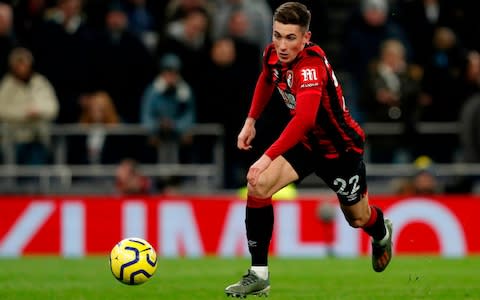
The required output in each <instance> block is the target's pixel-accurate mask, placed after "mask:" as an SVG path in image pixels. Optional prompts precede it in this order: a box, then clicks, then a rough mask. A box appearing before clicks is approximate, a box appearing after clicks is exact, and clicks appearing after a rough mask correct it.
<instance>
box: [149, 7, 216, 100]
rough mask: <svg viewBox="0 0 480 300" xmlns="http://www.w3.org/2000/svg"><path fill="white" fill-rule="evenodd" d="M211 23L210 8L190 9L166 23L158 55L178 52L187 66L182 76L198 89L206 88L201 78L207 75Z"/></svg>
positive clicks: (184, 67) (183, 63) (184, 66)
mask: <svg viewBox="0 0 480 300" xmlns="http://www.w3.org/2000/svg"><path fill="white" fill-rule="evenodd" d="M210 23H211V20H210V15H209V14H208V11H207V10H206V9H204V8H195V9H191V10H188V12H187V13H186V15H185V16H184V17H182V18H181V19H178V20H175V21H172V22H170V23H168V24H167V25H166V29H165V36H164V37H163V38H162V39H161V40H160V41H159V45H158V49H157V54H158V57H162V56H163V55H165V54H167V53H175V54H176V55H178V57H179V58H180V60H181V61H182V65H183V68H182V70H181V75H182V77H183V78H184V79H185V81H186V82H188V83H189V84H190V85H192V88H193V90H194V91H197V90H198V89H200V88H202V87H201V86H200V84H199V83H198V78H201V77H202V76H203V69H204V68H205V63H206V61H207V60H208V51H209V49H210V47H211V39H210Z"/></svg>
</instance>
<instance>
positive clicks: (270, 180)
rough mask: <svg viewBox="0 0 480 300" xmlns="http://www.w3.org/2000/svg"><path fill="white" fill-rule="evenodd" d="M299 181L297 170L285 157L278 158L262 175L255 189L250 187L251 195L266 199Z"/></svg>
mask: <svg viewBox="0 0 480 300" xmlns="http://www.w3.org/2000/svg"><path fill="white" fill-rule="evenodd" d="M297 179H298V174H297V172H296V171H295V169H294V168H293V167H292V166H291V165H290V163H289V162H288V161H287V160H286V159H285V158H284V157H283V156H278V157H277V158H275V159H274V160H273V161H272V163H271V164H270V166H269V167H268V168H267V169H266V170H265V171H263V172H262V173H261V174H260V177H259V178H258V182H257V184H256V185H255V187H252V186H251V185H248V189H249V193H250V194H251V195H254V196H257V197H263V198H266V197H270V196H272V195H273V194H275V193H276V192H278V191H279V190H280V189H282V188H283V187H285V186H286V185H288V184H289V183H291V182H294V181H295V180H297Z"/></svg>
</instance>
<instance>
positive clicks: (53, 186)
mask: <svg viewBox="0 0 480 300" xmlns="http://www.w3.org/2000/svg"><path fill="white" fill-rule="evenodd" d="M282 2H285V1H267V0H170V1H154V0H123V1H121V0H115V1H107V0H98V1H91V0H58V1H53V0H16V1H15V0H13V1H2V2H0V44H1V45H0V78H1V82H0V107H1V109H0V122H1V126H2V127H1V131H0V141H1V149H0V162H1V165H0V191H1V192H2V194H15V195H16V194H50V195H52V194H71V193H81V194H92V193H93V194H112V193H114V194H132V193H133V194H152V193H163V192H191V191H194V192H195V193H207V194H208V193H212V192H218V191H222V192H235V191H237V190H238V189H239V188H242V187H243V186H244V176H245V174H246V173H245V172H246V169H247V168H248V166H249V164H250V163H251V162H252V161H253V159H255V158H256V157H257V155H258V154H259V153H261V152H262V151H263V150H265V147H266V146H268V144H269V143H270V142H271V141H273V140H274V139H275V138H276V136H277V135H278V133H279V132H280V131H279V130H280V129H281V128H282V125H283V124H284V122H285V121H286V120H287V118H288V115H287V112H286V108H284V107H283V105H282V102H281V101H271V103H270V104H269V106H268V107H267V110H266V112H265V114H264V116H262V118H261V119H260V120H259V122H258V136H257V139H256V140H255V143H254V151H252V153H242V152H240V151H238V150H237V149H236V145H235V144H236V137H237V134H238V132H239V130H240V129H241V126H242V125H243V121H244V118H245V116H246V112H247V110H248V107H249V104H250V97H251V95H252V92H253V88H254V85H255V80H256V76H257V75H258V73H259V71H260V68H261V54H262V50H263V48H264V47H265V46H266V45H267V44H268V43H269V42H270V40H271V19H272V13H273V9H274V8H275V7H277V6H278V5H279V4H280V3H282ZM301 2H304V3H305V4H307V5H308V7H309V8H310V10H311V12H312V17H313V19H312V23H311V28H310V29H311V31H312V33H313V35H312V40H313V41H314V42H316V43H318V44H319V45H320V46H322V47H323V48H324V49H325V51H326V53H327V55H328V57H329V61H330V62H331V64H332V65H333V66H334V69H335V70H336V72H337V77H338V78H339V81H340V82H341V84H342V86H343V88H344V93H345V95H346V101H347V105H348V106H349V108H350V110H351V112H352V114H353V115H354V117H355V118H356V119H357V120H358V121H359V122H360V123H361V124H362V126H363V127H364V128H365V131H366V133H367V143H368V145H367V156H366V158H367V162H368V164H367V166H368V167H367V174H368V176H369V189H370V192H371V193H374V194H384V193H387V194H403V195H405V194H419V193H420V194H432V193H442V194H447V193H454V194H459V193H460V194H465V193H468V194H471V193H473V194H475V193H479V192H480V188H479V185H478V179H479V175H480V165H479V164H478V163H479V159H480V118H479V117H477V115H478V114H479V113H480V94H479V87H480V55H479V52H478V51H479V49H480V40H479V39H478V36H479V34H480V23H479V22H478V13H479V11H480V10H479V9H478V8H477V6H478V4H477V3H476V2H475V1H455V2H454V3H453V2H452V1H443V0H390V1H389V0H341V1H340V0H337V1H331V0H317V1H301ZM275 97H279V96H278V95H275ZM301 188H302V190H310V189H313V190H316V191H321V190H323V189H324V188H325V185H324V184H323V183H322V182H321V181H319V179H317V178H307V180H306V181H305V182H304V184H303V185H302V187H301Z"/></svg>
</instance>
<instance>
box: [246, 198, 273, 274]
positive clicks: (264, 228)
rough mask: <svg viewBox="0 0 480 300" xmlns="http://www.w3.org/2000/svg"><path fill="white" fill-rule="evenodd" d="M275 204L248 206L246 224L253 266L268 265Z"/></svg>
mask: <svg viewBox="0 0 480 300" xmlns="http://www.w3.org/2000/svg"><path fill="white" fill-rule="evenodd" d="M273 222H274V217H273V206H272V205H271V204H268V205H267V206H264V207H255V208H254V207H248V206H247V208H246V215H245V225H246V231H247V239H248V250H249V252H250V254H251V258H252V266H267V265H268V250H269V247H270V240H271V239H272V232H273Z"/></svg>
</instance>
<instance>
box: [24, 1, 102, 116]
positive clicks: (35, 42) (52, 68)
mask: <svg viewBox="0 0 480 300" xmlns="http://www.w3.org/2000/svg"><path fill="white" fill-rule="evenodd" d="M55 2H56V4H55V6H54V7H52V8H49V9H48V10H47V11H46V13H45V22H43V23H42V24H41V26H40V27H39V28H38V30H36V32H35V34H34V35H33V36H32V52H33V54H34V56H35V60H36V66H37V69H38V71H39V72H41V73H42V74H44V75H45V77H47V78H48V79H49V80H50V82H51V83H52V85H53V87H54V88H55V91H56V93H57V96H58V100H59V101H60V104H59V108H60V110H59V113H58V116H57V119H56V120H55V121H56V122H57V123H75V122H76V121H77V117H78V114H79V112H80V107H79V105H78V100H79V98H80V97H81V96H82V95H83V94H85V93H87V92H89V91H91V89H92V81H91V80H92V79H93V76H92V73H91V72H92V68H91V67H92V56H91V55H92V46H93V44H92V42H93V32H92V30H91V29H90V28H89V27H88V26H87V25H86V18H85V15H84V14H83V0H58V1H55Z"/></svg>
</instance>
